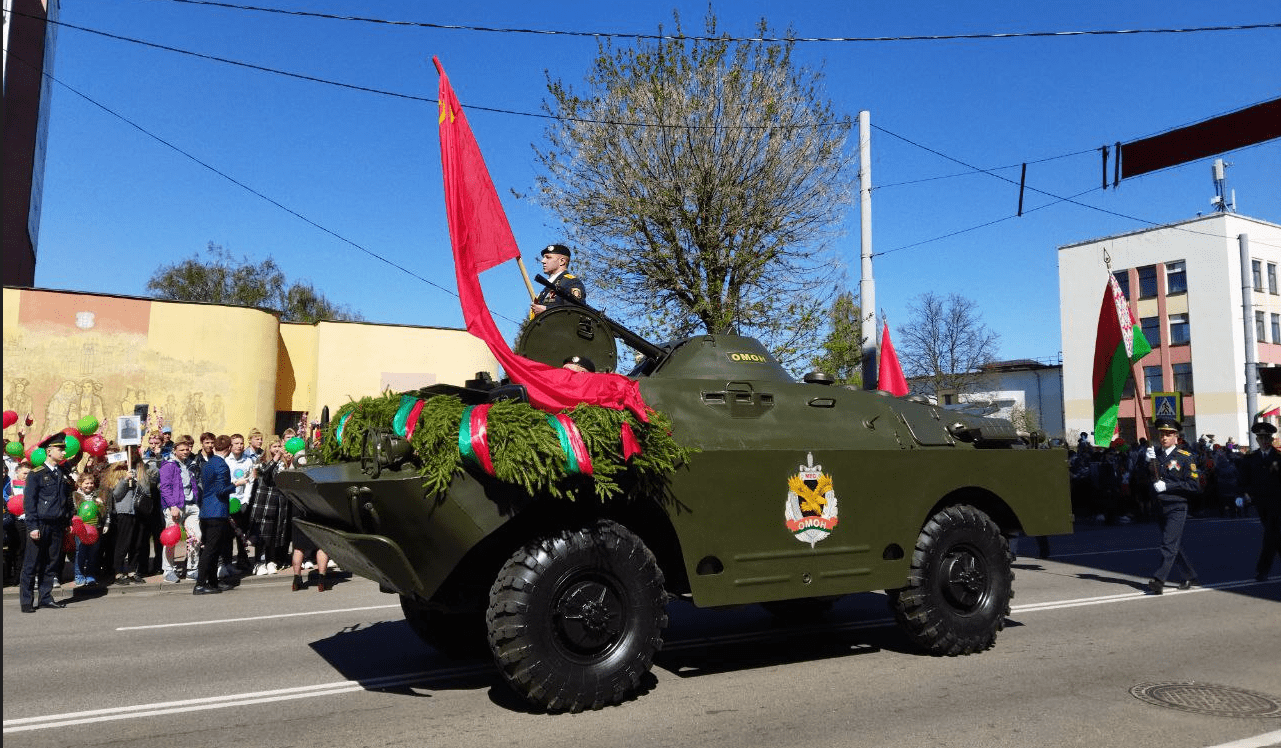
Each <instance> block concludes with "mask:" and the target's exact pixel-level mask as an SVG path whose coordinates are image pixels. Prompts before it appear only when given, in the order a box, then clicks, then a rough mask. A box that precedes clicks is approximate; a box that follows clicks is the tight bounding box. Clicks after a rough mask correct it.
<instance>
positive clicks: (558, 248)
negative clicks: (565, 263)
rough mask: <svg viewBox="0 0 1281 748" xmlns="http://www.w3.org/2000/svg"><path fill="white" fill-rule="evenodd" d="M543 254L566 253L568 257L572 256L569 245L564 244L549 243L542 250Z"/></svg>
mask: <svg viewBox="0 0 1281 748" xmlns="http://www.w3.org/2000/svg"><path fill="white" fill-rule="evenodd" d="M541 254H544V255H565V256H566V257H569V256H570V255H569V247H567V246H565V245H564V244H548V245H547V246H546V247H543V251H542V252H541Z"/></svg>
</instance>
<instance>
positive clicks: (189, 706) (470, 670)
mask: <svg viewBox="0 0 1281 748" xmlns="http://www.w3.org/2000/svg"><path fill="white" fill-rule="evenodd" d="M1278 582H1281V579H1271V580H1268V581H1264V582H1255V581H1254V580H1247V581H1237V582H1221V583H1218V584H1211V585H1206V586H1204V587H1194V588H1192V589H1190V590H1171V591H1170V592H1169V593H1167V594H1170V595H1184V594H1192V593H1196V592H1207V591H1210V590H1227V589H1236V588H1238V587H1253V586H1256V585H1260V584H1275V583H1278ZM1148 599H1158V598H1157V596H1155V595H1147V594H1144V593H1142V592H1137V591H1136V592H1124V593H1120V594H1116V595H1101V596H1096V597H1082V598H1076V599H1073V600H1056V601H1051V602H1045V603H1032V604H1029V605H1017V606H1014V607H1013V608H1012V609H1011V615H1013V614H1015V613H1038V612H1041V611H1045V610H1061V609H1065V608H1076V607H1082V606H1087V605H1104V604H1107V603H1116V602H1127V601H1137V600H1148ZM1160 599H1165V596H1164V595H1163V596H1161V598H1160ZM393 607H399V606H398V605H372V606H366V607H363V608H344V609H338V610H322V611H311V612H307V613H282V614H279V615H270V616H256V617H253V618H235V619H226V620H222V621H199V622H195V623H187V624H162V625H158V626H135V627H129V628H128V629H117V630H118V631H120V630H136V629H152V628H163V627H164V626H191V625H202V624H209V623H229V622H235V621H256V620H263V619H267V618H287V617H290V616H298V615H322V614H325V613H341V612H350V611H361V610H376V609H381V608H393ZM891 624H893V620H892V619H889V618H883V619H875V620H872V621H858V622H852V623H850V624H846V625H844V626H837V627H835V628H837V629H841V630H845V629H862V628H875V627H879V626H888V625H891ZM752 636H753V635H752V634H738V635H731V636H728V637H706V638H700V639H697V640H692V641H687V642H686V641H674V642H672V643H671V646H670V647H667V649H669V650H680V649H685V648H689V647H691V646H698V647H703V646H706V645H708V644H714V643H716V644H719V643H725V642H731V641H735V640H740V641H741V640H746V639H750V638H751V637H752ZM492 669H493V665H491V664H489V663H483V664H478V665H471V666H465V667H460V668H452V669H446V670H423V671H419V672H415V673H402V674H399V675H386V676H381V677H378V678H370V679H367V680H344V681H334V682H331V683H318V684H316V685H312V686H298V687H295V688H282V689H277V690H273V691H257V692H252V693H243V694H231V695H227V696H209V697H205V698H200V699H187V700H184V701H167V702H160V703H155V704H136V705H133V706H124V707H114V708H107V709H94V710H91V711H85V712H68V713H65V714H50V715H47V716H43V717H23V718H20V719H10V720H5V722H4V730H3V732H4V733H6V734H7V733H10V732H26V731H28V730H44V729H48V728H51V727H66V726H70V725H83V724H91V723H96V722H111V721H115V720H122V719H134V718H138V717H156V716H161V715H165V714H178V713H183V712H199V711H207V710H210V709H226V708H228V707H233V706H246V705H251V704H269V703H272V702H275V701H289V700H293V699H307V698H313V697H317V696H332V695H335V694H342V693H352V692H356V691H370V690H378V689H381V688H392V687H395V686H404V685H412V684H415V683H422V682H423V681H425V680H437V679H440V678H449V677H456V676H467V675H479V674H483V673H486V672H490V671H492ZM1278 736H1281V731H1279V732H1276V733H1267V734H1265V735H1259V736H1256V737H1254V738H1246V739H1245V740H1239V741H1236V742H1233V743H1226V744H1224V745H1221V746H1211V747H1210V748H1262V747H1263V746H1269V745H1273V744H1275V743H1277V742H1278ZM1257 741H1262V742H1257Z"/></svg>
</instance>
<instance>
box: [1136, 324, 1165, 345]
mask: <svg viewBox="0 0 1281 748" xmlns="http://www.w3.org/2000/svg"><path fill="white" fill-rule="evenodd" d="M1139 324H1140V325H1142V326H1143V337H1145V338H1147V340H1148V345H1150V346H1152V347H1153V348H1157V347H1159V346H1160V345H1161V318H1160V317H1144V318H1143V319H1141V320H1139Z"/></svg>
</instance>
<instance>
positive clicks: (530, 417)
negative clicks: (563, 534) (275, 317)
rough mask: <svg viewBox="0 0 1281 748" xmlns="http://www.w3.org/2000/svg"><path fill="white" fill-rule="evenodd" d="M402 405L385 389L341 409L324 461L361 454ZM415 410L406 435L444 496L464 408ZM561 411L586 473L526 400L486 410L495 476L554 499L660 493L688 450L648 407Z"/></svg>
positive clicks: (454, 468)
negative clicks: (626, 453) (583, 453)
mask: <svg viewBox="0 0 1281 748" xmlns="http://www.w3.org/2000/svg"><path fill="white" fill-rule="evenodd" d="M404 405H405V403H404V401H403V400H402V396H401V395H400V394H393V393H391V392H386V393H384V394H382V395H380V396H377V397H366V398H362V399H361V400H357V401H353V402H349V403H347V404H346V405H344V406H342V407H341V408H339V409H338V412H337V413H336V414H335V416H334V418H333V419H332V420H331V421H330V424H329V427H328V428H327V429H326V430H325V433H324V438H323V443H322V445H321V450H320V456H321V459H322V461H324V462H326V463H333V462H338V461H341V460H358V459H360V452H361V447H362V445H363V442H364V440H365V435H366V434H368V433H369V431H370V430H371V429H375V430H381V431H387V432H390V431H393V425H394V422H395V420H396V416H397V413H399V412H401V411H402V410H403V409H404ZM414 410H416V411H418V417H417V420H416V421H412V422H411V423H409V424H406V426H405V430H406V431H407V432H408V433H409V434H410V436H409V443H410V446H411V448H412V450H413V453H414V456H415V458H416V462H417V464H418V465H419V471H418V472H419V474H420V475H421V476H422V477H423V488H424V489H425V490H426V492H427V494H428V495H429V496H436V495H441V494H443V493H444V492H445V491H446V490H448V488H449V484H450V483H451V482H452V481H453V480H454V477H455V476H456V475H458V474H460V473H462V472H464V471H465V470H466V467H467V462H466V461H465V460H464V458H463V454H462V453H461V452H460V450H459V429H460V428H461V427H462V425H463V424H462V419H463V414H464V410H465V406H464V405H463V403H462V401H461V400H459V399H458V397H456V396H453V395H434V396H429V397H428V398H427V399H426V401H425V402H423V403H421V408H417V407H416V408H414ZM564 414H565V415H567V416H569V418H571V419H572V420H573V421H574V423H575V424H576V425H577V426H578V431H579V432H580V433H581V435H582V439H583V444H584V445H585V446H586V448H587V453H588V454H589V455H590V456H591V465H592V475H591V476H590V477H588V476H581V475H578V474H571V473H570V471H569V470H568V467H569V462H568V460H567V459H566V454H565V451H564V450H563V449H562V446H561V439H560V435H559V433H558V431H557V429H556V428H555V427H553V425H552V424H551V423H549V421H548V418H547V414H546V413H544V412H543V411H541V410H536V409H534V408H533V407H531V406H530V405H529V404H528V403H523V402H519V401H516V400H500V401H498V402H495V403H493V404H492V405H491V407H490V408H489V410H488V413H487V434H486V436H487V439H488V443H489V451H490V455H491V457H492V461H493V468H494V478H495V479H497V480H500V481H503V482H505V483H511V484H514V485H517V486H520V487H521V488H522V489H524V490H525V491H526V492H528V493H529V494H530V495H549V496H554V497H557V498H569V499H574V498H577V495H578V494H579V492H580V491H586V490H590V491H591V492H592V495H593V496H594V497H595V498H596V499H598V500H601V501H606V500H610V499H618V498H623V497H625V496H627V495H628V494H629V493H632V492H636V493H641V494H650V495H660V496H661V495H664V494H665V492H666V486H667V476H668V475H670V474H671V473H672V472H673V471H674V470H676V468H678V467H679V466H680V465H682V464H684V463H685V461H686V460H687V459H688V458H689V455H690V452H691V450H690V449H689V448H686V447H682V446H680V445H679V444H677V443H676V440H675V439H673V438H672V435H671V431H672V424H671V420H670V419H669V418H668V417H667V416H666V415H664V414H662V413H659V412H657V411H650V414H649V415H650V422H649V423H641V422H640V420H639V419H637V418H636V417H635V416H634V415H633V414H632V413H630V412H628V411H622V410H613V409H610V408H602V407H600V406H596V405H586V404H583V405H578V406H576V407H574V408H572V409H570V410H567V411H564ZM624 423H626V424H628V425H629V426H630V428H631V430H632V432H633V433H634V434H635V435H636V439H637V441H638V442H639V443H640V446H641V451H640V453H639V454H636V455H633V456H632V457H631V459H630V460H624V459H623V445H622V441H621V436H620V435H621V431H622V427H623V424H624ZM339 426H341V427H342V440H341V441H339V439H338V431H339ZM480 472H483V471H480Z"/></svg>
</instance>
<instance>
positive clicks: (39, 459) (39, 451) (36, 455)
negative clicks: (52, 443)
mask: <svg viewBox="0 0 1281 748" xmlns="http://www.w3.org/2000/svg"><path fill="white" fill-rule="evenodd" d="M46 456H47V455H46V454H45V451H44V447H36V448H35V449H33V450H31V466H32V467H40V466H41V465H43V464H44V460H45V457H46Z"/></svg>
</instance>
